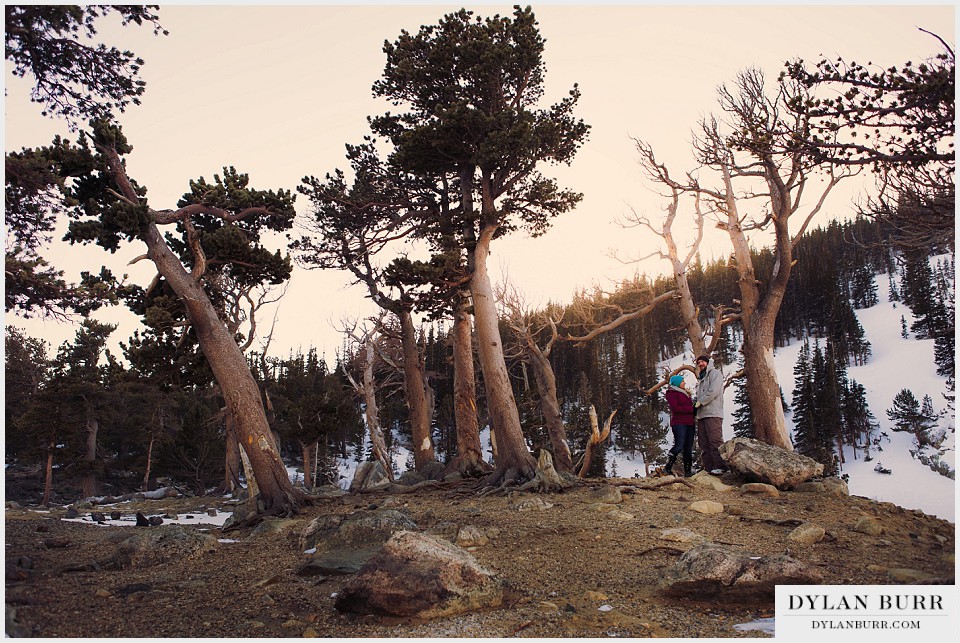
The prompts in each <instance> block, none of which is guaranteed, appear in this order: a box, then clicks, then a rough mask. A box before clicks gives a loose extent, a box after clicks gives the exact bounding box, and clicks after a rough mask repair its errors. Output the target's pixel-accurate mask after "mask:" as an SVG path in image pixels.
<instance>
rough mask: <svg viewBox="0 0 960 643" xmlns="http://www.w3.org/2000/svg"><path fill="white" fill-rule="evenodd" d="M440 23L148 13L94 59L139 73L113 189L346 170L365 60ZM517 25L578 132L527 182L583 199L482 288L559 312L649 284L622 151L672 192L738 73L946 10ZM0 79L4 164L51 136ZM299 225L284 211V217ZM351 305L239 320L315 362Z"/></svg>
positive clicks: (557, 7) (882, 51)
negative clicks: (602, 294) (103, 57)
mask: <svg viewBox="0 0 960 643" xmlns="http://www.w3.org/2000/svg"><path fill="white" fill-rule="evenodd" d="M460 6H463V5H450V4H438V3H429V2H426V3H423V2H422V3H419V4H417V5H415V6H414V5H393V4H390V5H382V4H364V3H361V4H349V5H336V6H334V5H319V4H314V5H295V6H289V5H287V6H269V5H261V6H243V5H212V6H189V5H176V4H166V5H163V6H162V8H161V10H160V19H161V23H162V25H163V26H164V28H166V29H167V30H169V32H170V34H169V36H166V37H163V36H154V35H153V34H152V32H151V31H150V30H149V29H147V28H137V27H128V28H124V29H120V28H118V27H111V26H105V27H104V28H102V29H101V30H100V36H101V37H102V38H103V40H104V41H106V42H108V43H110V44H113V45H116V46H118V47H121V48H129V49H131V50H133V51H135V52H136V53H137V54H138V55H139V56H140V57H142V58H143V59H144V60H145V61H146V64H145V65H144V67H143V71H142V78H143V79H144V80H145V81H146V82H147V91H146V94H145V95H144V97H143V103H142V105H140V106H132V107H130V108H129V109H128V110H127V112H126V113H124V114H123V115H121V116H120V118H119V121H120V123H121V124H122V125H123V127H124V131H125V133H126V135H127V138H128V139H129V141H130V142H131V144H132V145H133V147H134V150H133V153H132V154H131V155H129V156H128V161H127V162H128V169H129V174H130V175H131V176H132V177H133V178H135V179H136V180H137V181H138V182H139V183H141V184H143V185H146V186H147V188H148V190H149V191H148V198H149V203H150V205H151V206H152V207H154V208H157V209H164V208H170V207H174V206H175V203H176V201H177V199H178V198H179V197H180V196H181V195H182V194H183V193H184V192H185V191H186V190H187V186H188V181H189V180H190V179H193V178H197V177H199V176H204V177H206V178H208V179H210V178H212V175H213V174H215V173H218V172H220V171H221V169H222V168H223V167H224V166H227V165H232V166H235V167H236V168H237V169H238V170H240V171H242V172H246V173H248V174H249V175H250V177H251V184H252V185H253V186H254V187H257V188H263V189H278V188H284V189H289V190H294V191H295V189H296V187H297V185H299V183H300V181H301V179H302V178H303V177H304V176H307V175H313V176H318V177H322V176H323V175H325V174H326V173H327V172H331V171H333V170H334V169H335V168H346V167H347V164H346V162H345V160H344V145H345V144H347V143H356V142H360V141H361V139H362V137H363V135H364V134H365V133H366V132H367V125H366V117H367V116H368V115H376V114H379V113H382V112H383V111H385V110H386V105H385V104H383V103H382V102H378V101H376V100H375V99H374V98H373V97H372V93H371V86H372V84H373V83H374V81H376V80H377V79H378V78H379V77H380V74H381V72H382V70H383V65H384V62H385V59H384V55H383V53H382V45H383V42H384V41H385V40H389V41H393V40H395V39H396V38H397V36H398V35H399V34H400V32H401V30H404V29H406V30H408V31H411V32H416V31H417V30H418V29H419V27H420V25H423V24H435V23H436V22H438V21H439V20H440V18H441V17H442V16H443V15H444V14H445V13H448V12H450V11H453V10H456V9H458V8H460ZM466 6H467V8H469V9H473V10H475V11H476V12H477V13H478V14H480V15H484V16H489V15H493V14H494V13H500V14H501V15H503V14H509V13H510V11H511V5H506V4H490V3H471V4H469V5H466ZM533 7H534V10H535V12H536V16H537V19H538V21H539V24H540V30H541V34H542V36H543V37H544V38H545V39H546V50H545V61H546V68H547V73H546V96H545V101H544V105H546V104H549V103H552V102H555V101H557V100H559V99H560V98H562V97H564V96H565V95H566V94H567V92H568V91H569V90H570V89H571V87H572V86H573V85H574V83H577V84H579V87H580V90H581V93H582V98H581V100H580V103H579V106H578V109H577V115H578V116H579V117H581V118H583V119H584V121H585V122H586V123H588V124H589V125H591V128H592V129H591V132H590V137H589V140H588V142H587V143H586V145H585V146H584V147H583V149H582V150H581V151H580V152H579V154H578V155H577V157H576V158H575V159H574V161H573V163H572V165H571V166H570V167H564V166H561V167H547V168H544V170H545V173H546V174H547V175H548V176H554V177H556V178H557V179H558V181H559V183H560V184H561V186H562V187H565V188H569V189H573V190H577V191H580V192H583V193H584V199H583V201H582V203H581V204H580V205H579V206H578V207H577V209H576V210H575V211H573V212H570V213H567V214H565V215H562V216H561V217H559V218H557V219H555V221H554V224H553V227H552V229H551V230H550V231H549V232H548V233H547V234H545V235H544V236H542V237H539V238H536V239H531V238H529V237H528V236H527V235H526V234H524V233H518V234H516V235H514V236H512V237H510V238H505V239H502V240H498V241H497V242H495V244H494V246H493V253H492V256H491V263H490V267H491V271H492V274H493V276H494V278H495V279H503V278H509V279H510V281H511V282H512V283H513V284H514V285H516V286H517V287H518V288H519V289H520V290H521V291H523V292H524V293H525V294H526V297H527V301H528V303H529V304H530V305H532V306H538V305H542V304H545V303H547V301H555V302H566V301H569V300H570V298H571V296H572V295H573V293H574V292H575V291H576V290H577V289H578V288H591V287H593V286H599V287H602V288H610V287H612V286H613V285H614V284H615V283H616V282H617V281H619V280H620V279H622V278H628V277H630V276H632V275H633V274H634V273H635V272H637V271H638V270H639V271H641V272H646V273H647V274H657V273H658V272H660V271H662V270H663V268H664V267H665V266H664V265H663V264H660V263H657V262H656V261H648V262H646V263H643V264H641V265H639V266H638V265H637V264H635V263H629V262H625V261H623V260H624V259H629V258H631V257H639V256H642V255H646V254H648V253H649V252H650V251H651V250H653V249H654V248H655V246H654V245H652V244H653V243H654V240H653V239H651V238H650V235H649V234H647V235H644V234H642V233H641V231H640V230H638V229H626V228H624V227H622V226H621V225H619V224H618V223H617V222H618V220H621V219H622V217H623V216H624V215H626V214H628V213H629V212H630V211H631V210H635V211H637V212H640V213H644V214H649V215H650V216H652V217H656V216H657V215H658V214H659V212H661V210H662V208H663V205H664V202H663V199H662V198H661V197H659V196H658V195H657V194H656V192H655V190H654V189H653V186H651V185H650V184H649V183H646V182H645V180H644V178H643V176H642V175H641V172H640V169H639V166H638V164H637V160H638V155H637V152H636V149H635V146H634V143H633V141H632V137H635V138H639V139H643V140H645V141H648V142H649V143H650V144H651V145H652V146H653V148H654V150H655V151H656V153H657V156H658V158H659V159H661V160H662V161H665V162H666V163H667V164H668V165H669V166H670V167H671V170H672V172H673V173H674V174H675V175H676V174H682V172H684V171H686V170H689V169H692V167H693V165H692V157H691V151H690V141H691V132H692V130H693V129H694V128H695V127H696V125H697V123H698V121H699V120H700V119H701V118H703V117H704V116H705V115H708V114H710V113H711V112H714V111H716V109H717V103H716V89H717V87H718V86H719V85H721V84H723V83H729V82H731V81H732V80H733V79H734V78H735V75H736V74H737V72H738V71H741V70H743V69H745V68H747V67H751V66H755V67H758V68H760V69H762V70H763V71H764V72H765V73H766V74H767V75H768V77H769V78H771V79H772V78H775V76H776V75H777V74H778V73H779V70H780V69H781V68H782V66H783V62H784V61H786V60H792V59H795V58H798V57H799V58H802V59H804V60H807V61H815V60H818V59H819V58H820V57H821V55H823V56H828V57H836V56H838V55H841V56H843V57H844V58H846V59H848V60H856V61H858V62H867V61H872V62H875V63H877V64H880V65H884V66H889V65H892V64H897V65H899V64H901V63H903V62H905V61H906V60H919V59H922V58H925V57H928V56H931V55H933V54H935V53H937V51H939V43H937V42H936V40H935V39H934V38H932V37H931V36H929V35H927V34H924V33H922V32H921V31H919V29H918V28H924V29H927V30H929V31H933V32H935V33H938V34H940V35H941V36H942V37H944V38H945V39H946V40H947V41H948V42H950V43H951V45H953V43H954V40H955V37H954V33H955V31H954V30H955V25H954V8H953V6H952V5H941V6H896V5H879V6H878V5H872V6H867V5H847V6H823V5H788V6H778V5H763V4H743V5H736V6H730V5H728V6H719V5H709V4H707V5H696V6H666V5H663V6H658V5H646V4H629V3H627V4H617V3H611V4H607V5H603V6H589V5H586V4H576V3H557V2H554V3H544V4H535V5H533ZM4 80H5V84H6V96H5V99H6V100H5V121H4V130H5V131H4V137H5V149H6V150H7V151H12V150H18V149H20V148H21V147H24V146H26V147H30V146H38V145H44V144H48V143H49V142H50V140H51V139H52V137H53V135H54V134H57V133H61V134H66V133H67V132H66V129H65V126H64V125H63V124H62V123H60V122H58V121H55V120H52V119H49V118H43V117H41V116H40V109H39V107H38V106H37V105H36V104H32V103H30V102H29V101H28V100H27V96H28V91H29V87H28V86H27V85H26V83H25V82H23V81H20V80H19V79H15V78H13V77H12V76H11V74H10V73H9V70H8V71H7V73H6V74H5V77H4ZM863 185H864V184H857V185H853V184H851V185H850V186H849V187H848V188H847V189H845V190H840V191H838V192H837V193H836V194H835V195H834V196H833V197H832V200H830V201H828V203H827V206H826V208H825V211H824V212H823V213H822V214H821V215H818V218H817V219H815V221H814V223H815V224H816V223H822V222H825V221H826V220H827V217H829V216H839V217H846V216H850V215H851V212H852V208H851V203H852V201H853V200H854V199H856V198H857V197H858V195H859V194H861V190H863V189H866V188H865V187H863ZM307 209H308V204H307V202H306V201H305V200H304V199H303V197H299V198H298V200H297V210H298V212H299V213H301V214H304V213H306V212H307ZM723 242H724V240H723V239H722V238H721V237H720V236H719V233H718V232H717V231H708V238H707V239H706V242H705V245H704V246H703V249H704V255H705V257H706V258H708V259H709V258H710V257H712V256H723V255H725V254H727V253H728V250H727V249H726V248H725V245H724V243H723ZM142 252H143V248H142V247H140V246H137V245H135V244H131V245H127V246H124V247H122V248H121V250H120V251H119V252H117V253H116V255H107V254H106V253H102V252H100V251H98V250H97V249H95V248H81V247H59V246H58V247H56V248H55V249H52V250H51V252H50V253H49V257H50V258H52V259H53V263H54V264H55V265H57V266H58V267H60V268H62V269H64V270H66V273H67V277H68V278H69V279H76V278H77V275H78V274H79V272H80V270H90V271H93V272H96V271H97V270H98V269H99V267H100V265H104V264H106V265H108V266H110V267H112V268H113V270H114V272H115V273H117V274H127V275H128V280H129V281H131V282H135V283H138V284H140V285H146V284H148V283H149V282H150V280H151V279H152V277H153V271H152V270H151V268H150V266H149V265H148V264H147V262H140V263H138V264H136V265H133V266H127V265H126V264H127V262H129V261H130V260H131V259H133V258H134V257H136V256H138V255H140V254H141V253H142ZM612 255H616V256H617V257H619V259H617V258H614V257H613V256H612ZM364 294H365V292H364V291H363V290H362V289H361V288H359V287H358V286H350V279H349V277H348V276H347V275H346V274H345V273H341V272H336V271H323V272H321V271H306V270H299V269H298V270H297V272H296V273H295V275H294V277H293V279H292V280H291V283H290V286H289V289H288V291H287V294H286V295H285V296H284V297H283V299H282V300H281V301H280V303H279V305H278V307H277V309H276V310H275V311H274V310H271V311H268V312H267V314H266V315H264V316H263V317H262V318H261V321H260V322H259V324H260V328H261V329H263V328H266V327H268V326H270V324H271V323H272V322H273V319H274V318H275V319H276V323H275V327H274V335H273V342H272V344H271V346H270V352H271V353H272V354H274V355H280V356H283V355H286V354H287V352H288V351H290V350H297V349H298V348H303V349H304V350H305V349H306V348H308V347H310V346H315V347H317V348H318V349H320V350H321V352H324V353H325V354H326V355H327V357H328V359H330V358H332V357H333V353H334V351H335V350H336V348H337V347H338V346H339V345H340V343H341V336H340V335H339V333H338V331H337V329H336V327H337V326H338V325H339V324H340V322H341V320H343V319H348V318H357V317H363V316H366V315H369V314H372V313H373V312H374V310H375V308H374V306H373V304H372V303H371V302H369V300H366V299H365V298H364ZM96 316H97V317H98V318H100V319H103V320H105V321H119V322H120V323H121V327H120V329H119V330H118V331H116V332H115V333H114V336H113V340H114V341H123V340H125V339H126V338H127V337H129V336H130V334H132V332H133V329H135V328H137V327H138V323H137V322H136V320H135V319H133V317H132V315H131V314H129V313H127V312H126V311H125V310H119V309H113V310H110V311H105V312H101V313H98V314H97V315H96ZM5 321H6V323H7V324H13V325H17V326H20V327H22V328H25V329H26V330H27V332H28V333H30V334H32V335H34V336H39V337H42V338H44V339H46V340H47V341H48V342H49V343H50V344H51V347H52V348H54V349H55V348H56V346H57V345H59V344H60V343H61V342H62V341H64V340H68V339H70V338H72V337H73V335H74V333H75V331H76V326H75V325H70V324H60V323H56V322H53V321H44V320H27V321H24V320H21V319H19V318H17V317H16V316H12V315H8V316H7V318H6V320H5Z"/></svg>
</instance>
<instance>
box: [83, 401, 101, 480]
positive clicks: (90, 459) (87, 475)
mask: <svg viewBox="0 0 960 643" xmlns="http://www.w3.org/2000/svg"><path fill="white" fill-rule="evenodd" d="M86 407H87V408H86V416H87V417H86V429H87V442H86V446H87V449H86V452H85V453H84V457H83V460H84V463H85V464H86V466H87V467H88V469H87V470H86V471H85V472H84V474H83V479H82V481H81V483H80V489H81V491H80V493H81V494H82V495H83V497H84V498H91V497H93V496H95V495H97V474H96V473H94V471H93V465H94V463H95V462H96V461H97V433H98V432H99V430H100V423H99V422H98V421H97V415H96V411H95V410H94V408H93V405H92V404H90V403H89V402H88V403H86Z"/></svg>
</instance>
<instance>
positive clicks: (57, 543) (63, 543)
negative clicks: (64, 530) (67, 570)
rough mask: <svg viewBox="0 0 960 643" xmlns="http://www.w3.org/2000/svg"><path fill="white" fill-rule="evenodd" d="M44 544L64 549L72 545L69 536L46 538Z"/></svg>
mask: <svg viewBox="0 0 960 643" xmlns="http://www.w3.org/2000/svg"><path fill="white" fill-rule="evenodd" d="M43 546H44V547H46V548H47V549H63V548H64V547H69V546H70V539H68V538H46V539H44V541H43Z"/></svg>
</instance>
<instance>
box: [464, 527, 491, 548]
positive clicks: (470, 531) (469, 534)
mask: <svg viewBox="0 0 960 643" xmlns="http://www.w3.org/2000/svg"><path fill="white" fill-rule="evenodd" d="M488 542H490V539H489V538H487V536H486V535H485V534H484V533H483V532H482V531H480V529H478V528H477V527H474V526H473V525H464V526H463V527H461V528H460V530H459V531H458V532H457V539H456V543H457V545H458V546H460V547H480V546H482V545H486V544H487V543H488Z"/></svg>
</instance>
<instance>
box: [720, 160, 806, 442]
mask: <svg viewBox="0 0 960 643" xmlns="http://www.w3.org/2000/svg"><path fill="white" fill-rule="evenodd" d="M722 172H723V178H724V186H725V196H726V208H725V209H726V214H727V221H726V225H725V226H724V227H725V228H726V230H727V233H728V235H729V237H730V241H731V243H732V244H733V252H734V257H735V258H736V262H737V273H738V275H739V277H738V279H737V285H738V287H739V289H740V306H741V312H740V314H741V319H742V321H743V345H742V347H741V350H742V352H743V372H744V374H745V375H746V377H747V385H746V386H747V397H748V399H749V400H750V413H751V416H752V418H753V430H754V435H755V437H756V438H757V439H758V440H760V441H761V442H766V443H767V444H772V445H774V446H778V447H780V448H782V449H784V450H786V451H793V444H792V443H791V442H790V435H789V433H788V432H787V420H786V417H784V414H783V404H782V403H781V401H780V382H779V380H778V379H777V370H776V368H775V366H774V361H773V344H774V341H773V339H774V332H773V331H774V324H775V323H776V321H777V312H778V311H779V310H780V302H781V301H782V300H783V294H784V292H785V291H786V283H787V278H788V277H789V274H790V261H791V254H790V250H789V246H790V240H789V234H788V235H787V243H786V245H787V254H786V256H784V255H782V254H780V255H779V257H778V259H779V262H780V264H779V266H778V269H775V271H774V277H773V279H772V280H771V283H770V284H769V285H768V287H767V289H766V292H765V293H761V291H760V282H759V281H758V280H757V276H756V272H755V271H754V267H753V258H752V257H751V254H750V244H749V241H748V240H747V236H746V234H745V233H744V231H743V228H742V227H741V226H740V216H739V211H738V209H737V205H736V197H735V196H734V191H733V183H732V180H731V177H730V172H729V170H728V169H727V168H726V167H724V168H722ZM773 201H774V203H776V200H773ZM788 217H789V213H788V212H786V213H782V219H783V221H784V224H785V223H786V219H787V218H788ZM780 236H781V234H780V230H779V229H778V230H777V237H778V240H777V249H778V252H782V251H783V250H784V248H783V245H782V243H781V240H780V238H779V237H780ZM784 262H785V263H786V265H784Z"/></svg>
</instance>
